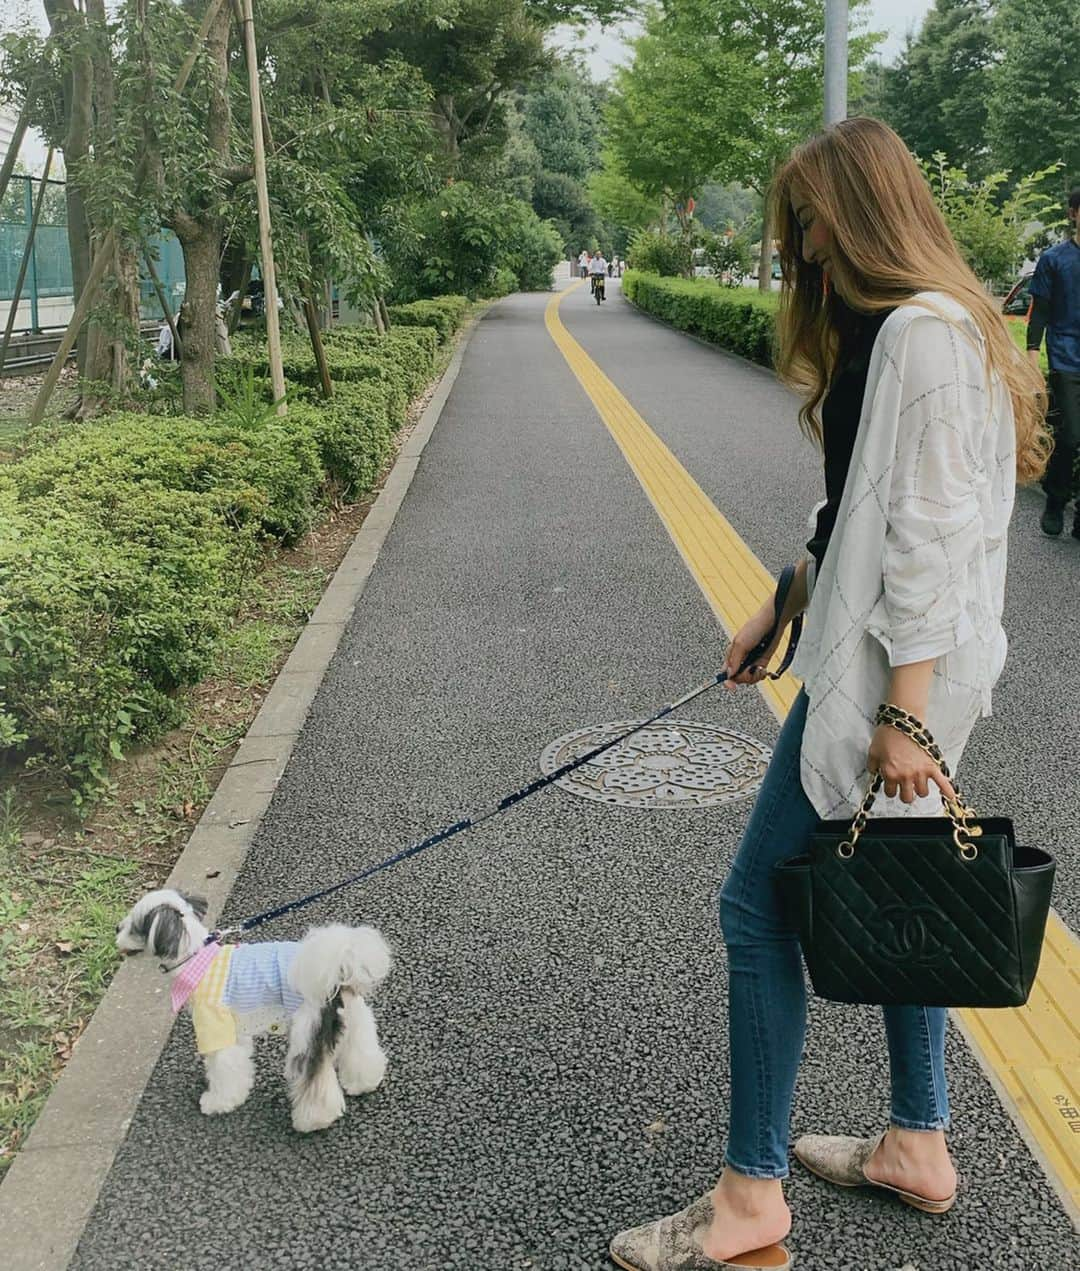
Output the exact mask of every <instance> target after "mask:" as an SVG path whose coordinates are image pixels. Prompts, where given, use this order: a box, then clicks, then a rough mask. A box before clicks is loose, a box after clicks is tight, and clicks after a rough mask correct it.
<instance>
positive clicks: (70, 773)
mask: <svg viewBox="0 0 1080 1271" xmlns="http://www.w3.org/2000/svg"><path fill="white" fill-rule="evenodd" d="M252 543H253V540H252V538H251V535H250V534H249V533H247V532H240V531H238V530H235V529H230V527H229V526H228V524H227V523H226V522H225V521H224V520H223V519H222V517H221V516H220V512H219V507H218V505H217V501H216V500H215V499H214V497H213V496H212V495H209V494H196V493H192V492H190V491H186V490H169V489H165V488H164V487H162V486H160V485H157V484H148V483H139V484H136V483H122V482H117V483H113V484H110V485H109V486H105V485H103V484H101V482H100V481H99V480H98V479H97V478H96V475H95V473H94V472H93V471H92V470H91V471H81V470H78V469H74V470H72V471H70V472H69V473H67V474H65V479H63V480H62V481H58V482H57V483H56V485H55V486H54V488H53V489H52V491H51V492H50V493H49V494H48V495H39V496H36V497H31V498H28V499H25V500H23V501H22V502H21V503H20V505H19V507H18V510H17V512H16V513H15V514H14V515H12V516H8V517H5V518H4V522H3V525H2V527H0V594H2V595H3V596H4V605H3V608H2V609H0V644H2V646H3V648H4V650H5V653H6V661H7V674H6V676H5V679H6V693H7V698H8V701H7V709H8V711H9V712H10V714H11V715H12V716H13V717H14V718H15V719H16V720H17V721H18V723H19V731H20V733H22V734H23V736H24V738H25V739H26V741H27V743H28V745H29V747H30V751H29V753H30V755H31V758H32V759H33V760H34V761H36V762H39V763H42V762H43V763H48V764H51V765H53V766H55V767H56V768H57V769H58V770H59V771H60V772H62V773H63V774H64V775H66V776H67V777H68V778H69V779H70V780H71V782H72V785H73V787H74V789H75V791H76V792H77V793H82V794H86V793H93V792H96V791H97V790H99V789H101V788H102V787H103V786H104V785H105V784H106V764H107V761H108V759H109V758H110V757H111V758H120V757H121V755H122V753H123V750H122V748H123V746H124V745H126V744H127V743H128V742H129V741H130V740H133V739H135V738H140V737H147V736H152V735H154V734H155V733H156V732H159V731H160V730H161V729H163V728H165V727H168V726H169V725H171V724H173V723H175V722H176V718H177V716H176V707H175V700H174V698H173V696H172V693H173V691H174V690H175V689H176V687H177V686H178V685H180V684H184V683H190V682H192V681H193V680H196V679H198V678H199V677H200V676H201V675H202V674H203V673H204V671H205V669H206V668H207V666H208V665H209V658H210V656H211V653H212V650H213V646H214V642H215V640H216V638H217V637H218V635H219V634H220V632H221V630H222V628H223V625H224V623H225V621H226V619H227V617H228V614H229V612H230V610H231V608H232V607H233V606H234V604H235V598H236V592H237V586H238V581H239V574H240V571H241V569H242V567H243V565H244V564H247V563H249V562H250V557H251V548H252Z"/></svg>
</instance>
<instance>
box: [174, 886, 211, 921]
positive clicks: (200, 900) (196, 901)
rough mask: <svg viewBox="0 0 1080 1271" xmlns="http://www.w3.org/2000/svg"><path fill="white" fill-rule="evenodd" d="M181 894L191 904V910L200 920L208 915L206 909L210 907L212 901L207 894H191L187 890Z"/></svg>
mask: <svg viewBox="0 0 1080 1271" xmlns="http://www.w3.org/2000/svg"><path fill="white" fill-rule="evenodd" d="M180 895H181V896H183V898H184V899H185V900H186V901H187V902H188V904H189V905H190V906H191V912H192V913H193V914H194V915H195V917H196V918H198V920H199V921H200V922H202V920H203V919H204V918H205V917H206V911H207V910H208V909H209V908H210V902H209V901H208V900H207V899H206V897H205V896H189V895H188V893H187V892H186V891H182V892H181V893H180Z"/></svg>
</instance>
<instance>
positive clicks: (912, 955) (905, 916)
mask: <svg viewBox="0 0 1080 1271" xmlns="http://www.w3.org/2000/svg"><path fill="white" fill-rule="evenodd" d="M869 928H870V931H871V932H872V933H873V936H874V943H875V945H876V950H875V951H876V952H877V953H878V954H879V955H880V956H881V957H883V958H888V959H889V960H890V961H895V962H908V963H913V964H914V965H915V966H931V965H933V964H934V963H935V962H940V961H941V959H942V958H943V957H945V956H946V955H947V954H948V952H949V949H948V940H947V932H948V920H947V919H946V917H945V915H944V914H943V913H942V912H941V910H940V909H935V908H934V906H933V905H885V906H883V907H882V908H881V909H879V910H878V911H877V912H876V913H875V914H874V916H873V918H871V920H870V923H869Z"/></svg>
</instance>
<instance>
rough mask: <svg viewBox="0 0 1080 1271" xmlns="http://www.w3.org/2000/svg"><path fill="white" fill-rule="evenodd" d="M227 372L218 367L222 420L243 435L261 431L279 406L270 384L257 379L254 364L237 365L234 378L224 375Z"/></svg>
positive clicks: (218, 412) (220, 419) (218, 394)
mask: <svg viewBox="0 0 1080 1271" xmlns="http://www.w3.org/2000/svg"><path fill="white" fill-rule="evenodd" d="M226 369H228V368H225V367H223V366H219V367H218V375H217V383H216V389H217V396H218V411H217V417H218V419H219V421H221V422H223V423H225V424H232V425H233V426H234V427H236V428H239V429H240V430H241V432H258V431H259V430H260V429H261V428H264V427H265V426H266V425H267V424H268V423H269V422H270V420H271V419H272V417H273V416H274V415H276V414H277V407H278V403H277V402H275V401H274V400H273V399H272V397H271V395H270V383H269V381H268V380H265V379H264V380H260V379H257V378H256V375H255V368H254V366H252V365H251V363H243V364H240V365H238V366H237V367H236V368H235V369H236V370H237V371H238V374H236V375H234V376H230V375H228V374H225V373H223V372H224V371H225V370H226Z"/></svg>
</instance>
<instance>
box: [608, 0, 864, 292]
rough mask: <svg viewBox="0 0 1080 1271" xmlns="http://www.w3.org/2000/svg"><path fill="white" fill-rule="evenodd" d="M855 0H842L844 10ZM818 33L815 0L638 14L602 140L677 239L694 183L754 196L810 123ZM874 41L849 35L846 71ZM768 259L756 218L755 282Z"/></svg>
mask: <svg viewBox="0 0 1080 1271" xmlns="http://www.w3.org/2000/svg"><path fill="white" fill-rule="evenodd" d="M866 2H867V0H854V3H853V4H852V6H851V8H852V11H853V13H855V15H856V17H858V16H859V15H858V10H859V9H860V8H862V7H864V6H865V4H866ZM824 30H825V18H824V3H823V0H774V2H773V3H770V4H769V5H768V6H762V5H758V4H755V3H751V0H669V3H667V4H666V5H665V6H664V8H663V9H662V10H661V9H652V10H650V12H649V14H648V17H647V19H646V27H645V34H644V35H643V36H642V37H641V38H640V39H639V40H637V41H635V42H634V61H633V64H632V65H631V66H630V67H628V68H625V69H623V70H621V71H620V72H619V73H618V74H617V77H616V87H615V94H614V97H613V100H612V104H611V107H610V110H609V115H608V123H609V128H610V137H611V144H612V148H613V149H614V150H615V151H616V152H617V154H618V156H619V159H620V161H621V162H622V163H623V164H624V166H625V170H626V172H627V174H628V175H629V177H630V179H631V180H632V181H633V182H634V184H635V185H637V186H638V187H639V188H640V189H641V190H642V192H643V193H645V194H648V195H651V196H653V197H660V198H662V199H663V200H664V201H665V204H666V205H667V206H668V207H669V208H670V209H671V210H672V211H673V212H674V213H675V215H676V217H677V219H678V222H679V226H680V229H681V230H682V231H683V233H684V235H685V234H688V232H689V223H688V215H687V210H686V209H687V206H688V200H689V198H690V197H691V196H694V195H696V194H697V192H698V191H700V189H701V188H702V186H703V185H704V184H705V182H706V181H708V180H710V179H713V178H716V179H719V180H723V181H732V180H738V181H740V182H742V184H744V185H746V186H748V187H749V188H750V189H752V190H754V191H756V192H757V193H758V194H759V195H760V196H761V197H762V198H763V199H764V197H765V194H766V192H767V190H768V186H769V182H770V181H771V179H772V174H773V172H774V171H775V168H776V166H777V164H778V163H779V161H780V160H781V159H783V158H784V156H785V155H787V154H788V153H789V152H790V151H791V149H792V148H793V147H794V146H795V145H796V144H797V143H798V142H799V141H801V140H802V139H803V138H804V137H806V136H807V135H808V134H809V133H811V132H812V131H813V130H814V129H815V128H817V127H819V126H820V123H821V115H822V66H823V57H824ZM879 39H880V36H879V35H877V34H874V33H869V34H855V35H853V36H852V37H851V39H850V40H849V45H848V61H849V68H850V71H851V73H852V75H853V76H857V75H858V72H859V70H860V69H861V67H862V65H863V64H864V62H865V60H866V58H867V56H868V54H869V52H870V51H871V49H872V48H873V46H874V44H875V43H876V42H877V41H878V40H879ZM856 82H857V81H856ZM771 255H772V234H771V227H770V226H768V225H765V226H764V227H763V233H762V241H761V266H760V268H759V279H760V283H759V285H760V286H761V287H762V289H766V288H768V286H769V275H770V267H769V265H770V260H771Z"/></svg>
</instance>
